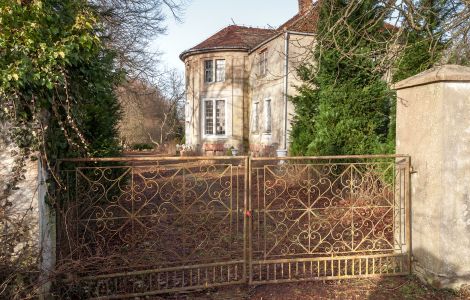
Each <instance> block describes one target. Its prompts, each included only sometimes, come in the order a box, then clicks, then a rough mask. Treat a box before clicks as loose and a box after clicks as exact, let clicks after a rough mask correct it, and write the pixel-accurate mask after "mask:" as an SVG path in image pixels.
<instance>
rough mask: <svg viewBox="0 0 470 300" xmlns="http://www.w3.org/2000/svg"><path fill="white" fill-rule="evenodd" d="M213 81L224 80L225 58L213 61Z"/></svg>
mask: <svg viewBox="0 0 470 300" xmlns="http://www.w3.org/2000/svg"><path fill="white" fill-rule="evenodd" d="M215 81H217V82H222V81H225V59H218V60H216V61H215Z"/></svg>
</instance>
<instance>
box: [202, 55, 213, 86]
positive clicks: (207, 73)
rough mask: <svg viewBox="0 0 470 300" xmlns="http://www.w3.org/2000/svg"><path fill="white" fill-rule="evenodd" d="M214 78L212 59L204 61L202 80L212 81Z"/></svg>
mask: <svg viewBox="0 0 470 300" xmlns="http://www.w3.org/2000/svg"><path fill="white" fill-rule="evenodd" d="M213 78H214V62H213V61H212V60H206V61H204V81H205V82H212V81H213Z"/></svg>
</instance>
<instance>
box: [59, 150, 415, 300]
mask: <svg viewBox="0 0 470 300" xmlns="http://www.w3.org/2000/svg"><path fill="white" fill-rule="evenodd" d="M381 158H383V159H395V165H399V164H398V162H399V161H398V160H399V159H401V164H400V165H402V166H403V169H404V170H403V172H404V178H403V185H404V186H403V191H404V206H405V207H404V218H403V222H404V224H402V225H403V226H404V235H405V236H404V244H402V247H403V248H402V252H401V253H400V254H399V255H401V256H405V255H406V256H407V257H406V260H407V263H408V265H407V270H406V272H402V273H393V274H372V275H369V276H366V275H362V274H361V275H360V276H354V277H351V276H345V277H342V278H340V277H334V276H333V277H330V278H329V277H321V278H306V279H292V280H276V281H266V282H264V281H254V280H253V265H254V260H253V217H252V215H253V205H252V201H253V199H252V198H253V196H252V184H253V182H252V180H253V179H252V173H253V172H252V163H253V162H254V161H269V160H271V161H279V162H282V161H283V160H289V161H296V160H323V161H324V160H340V159H381ZM190 160H196V161H203V160H229V161H232V162H233V161H239V162H242V163H243V164H244V168H245V170H244V172H243V170H241V172H240V174H243V175H244V181H243V182H244V194H243V210H242V214H243V220H244V221H243V232H242V238H243V240H244V241H243V253H242V255H241V259H242V260H241V261H240V262H241V263H242V264H243V272H242V273H243V274H241V275H242V278H241V279H240V280H239V281H236V282H225V283H220V284H207V283H206V285H205V286H188V287H179V288H172V289H166V290H165V289H162V290H155V291H153V292H147V293H140V294H127V295H124V294H121V295H110V296H106V297H100V299H110V298H112V299H115V298H119V297H134V296H146V295H147V296H148V295H157V294H163V293H171V292H179V291H188V290H195V289H196V290H197V289H201V288H202V289H204V288H210V287H220V286H228V285H238V284H243V283H245V284H249V285H257V284H269V283H276V282H279V283H280V282H299V281H314V280H339V279H345V278H357V277H361V278H362V277H382V276H394V275H397V276H398V275H406V274H410V273H411V271H412V247H411V241H412V239H411V187H410V175H411V173H412V168H411V158H410V156H408V155H400V154H390V155H340V156H296V157H256V158H255V157H251V156H216V157H207V156H194V157H166V156H165V157H158V156H134V157H132V156H131V157H114V158H113V157H106V158H72V159H61V160H59V161H58V170H60V165H61V163H62V162H69V163H90V162H129V163H133V162H152V161H154V162H160V161H175V162H177V161H190ZM76 168H78V167H74V171H75V172H76ZM401 184H402V183H401V182H400V185H401ZM57 218H59V214H57ZM400 222H401V220H400ZM58 242H59V240H58V239H57V240H56V245H58ZM379 256H380V255H378V256H377V257H379ZM365 257H371V258H372V257H373V255H360V254H355V255H342V256H331V257H326V258H325V257H315V256H314V255H312V257H309V258H306V260H309V261H313V260H315V259H317V260H319V261H320V260H325V259H331V258H336V259H338V260H340V259H358V258H365ZM404 259H405V258H404ZM289 260H291V259H282V258H280V259H273V260H271V262H275V261H279V263H282V262H285V263H288V262H289ZM291 261H292V260H291ZM266 262H268V261H266ZM227 263H228V262H227ZM216 264H219V265H223V263H220V262H217V263H216ZM197 266H198V264H196V265H192V266H191V265H182V266H181V268H182V269H186V268H187V269H190V268H192V267H197ZM146 271H148V272H151V271H152V270H150V269H149V270H146ZM154 271H155V270H154ZM141 272H142V271H141ZM143 272H145V271H143ZM131 273H133V272H131ZM137 273H139V271H137ZM126 274H129V273H126ZM102 276H103V277H105V275H102ZM116 276H120V274H117V273H116V274H109V275H108V277H109V278H113V277H116ZM95 277H101V276H87V277H83V279H93V278H95Z"/></svg>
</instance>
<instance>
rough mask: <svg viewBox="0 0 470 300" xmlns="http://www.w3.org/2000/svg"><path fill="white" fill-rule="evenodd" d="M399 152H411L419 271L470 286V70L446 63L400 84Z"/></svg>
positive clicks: (441, 283) (444, 282)
mask: <svg viewBox="0 0 470 300" xmlns="http://www.w3.org/2000/svg"><path fill="white" fill-rule="evenodd" d="M394 89H395V90H396V91H397V153H401V154H409V155H410V156H411V164H412V167H413V172H412V173H413V174H412V175H411V201H412V205H411V210H412V215H411V217H412V224H411V226H412V249H413V271H414V272H415V273H416V274H417V275H418V276H420V277H421V278H422V279H425V280H427V281H428V282H431V283H432V284H434V285H436V286H438V287H450V288H459V287H461V286H462V284H470V68H468V67H463V66H457V65H445V66H441V67H437V68H434V69H431V70H428V71H426V72H423V73H421V74H418V75H416V76H413V77H410V78H408V79H405V80H403V81H401V82H399V83H397V84H395V85H394Z"/></svg>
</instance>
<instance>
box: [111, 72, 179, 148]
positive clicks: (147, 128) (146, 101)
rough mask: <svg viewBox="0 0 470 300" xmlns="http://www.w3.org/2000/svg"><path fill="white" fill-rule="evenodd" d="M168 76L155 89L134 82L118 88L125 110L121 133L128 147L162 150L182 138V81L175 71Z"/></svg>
mask: <svg viewBox="0 0 470 300" xmlns="http://www.w3.org/2000/svg"><path fill="white" fill-rule="evenodd" d="M166 73H167V74H166V76H165V77H162V78H160V80H159V82H158V84H157V85H156V86H151V85H149V84H148V83H145V82H142V81H136V80H134V81H128V82H127V83H126V84H125V85H123V86H121V87H120V88H119V90H118V95H119V99H120V101H121V105H122V107H123V120H122V122H121V125H120V134H121V138H122V140H123V142H124V144H126V145H127V146H131V145H133V144H142V143H152V144H154V145H155V148H157V149H159V150H162V148H163V146H164V145H165V144H166V143H168V142H170V141H171V140H173V139H178V138H181V135H182V126H183V125H182V122H183V113H182V110H183V105H184V103H183V98H184V86H183V80H182V76H181V74H180V73H178V71H176V70H170V71H167V72H166Z"/></svg>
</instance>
